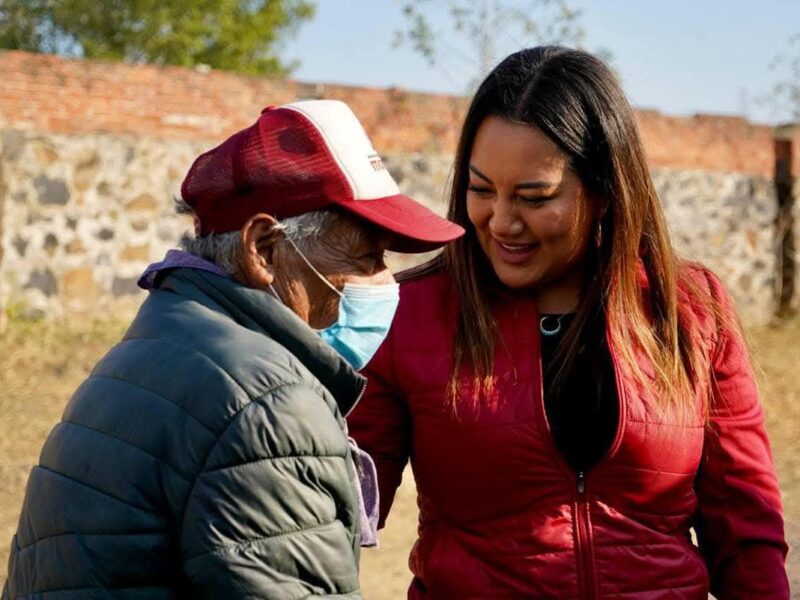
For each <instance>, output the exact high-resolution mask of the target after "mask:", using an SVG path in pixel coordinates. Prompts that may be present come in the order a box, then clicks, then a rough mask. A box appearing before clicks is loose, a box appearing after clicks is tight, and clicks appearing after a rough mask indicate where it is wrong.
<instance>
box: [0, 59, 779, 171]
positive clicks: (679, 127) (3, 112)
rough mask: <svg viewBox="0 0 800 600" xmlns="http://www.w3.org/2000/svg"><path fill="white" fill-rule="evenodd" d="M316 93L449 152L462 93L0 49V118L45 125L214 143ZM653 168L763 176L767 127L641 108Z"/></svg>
mask: <svg viewBox="0 0 800 600" xmlns="http://www.w3.org/2000/svg"><path fill="white" fill-rule="evenodd" d="M309 96H318V97H325V98H336V99H341V100H344V101H346V102H347V103H348V104H350V106H351V107H352V108H353V111H354V112H355V113H356V114H357V115H358V116H359V118H360V119H361V120H362V122H363V123H364V126H365V128H366V129H367V130H368V132H369V134H370V136H371V137H372V139H373V142H374V143H375V146H376V148H378V149H379V150H380V151H381V152H385V153H394V152H426V151H427V152H443V153H448V152H452V150H453V148H454V147H455V144H456V140H457V136H458V128H459V125H460V120H461V117H462V115H463V112H464V110H465V108H466V100H465V99H464V98H461V97H457V96H446V95H432V94H417V93H411V92H406V91H403V90H399V89H388V90H387V89H375V88H356V87H348V86H342V85H316V84H304V83H298V82H295V81H290V80H275V79H266V78H255V77H243V76H239V75H232V74H228V73H223V72H220V71H211V72H207V73H202V72H198V71H194V70H190V69H182V68H176V67H155V66H144V65H123V64H115V63H103V62H94V61H82V60H68V59H63V58H59V57H55V56H49V55H41V54H28V53H24V52H2V53H0V126H6V127H9V126H12V127H29V128H32V129H36V130H41V131H47V132H53V133H97V132H108V133H116V134H132V135H146V136H153V137H161V138H168V139H197V140H209V141H216V140H221V139H223V138H224V137H225V136H226V135H228V134H230V133H232V132H234V131H236V130H238V129H241V128H242V127H245V126H246V125H249V124H250V123H251V122H252V121H253V120H255V118H256V116H257V115H258V113H259V111H260V110H261V108H263V106H265V105H267V104H282V103H286V102H291V101H293V100H296V99H298V98H302V97H309ZM638 118H639V122H640V126H641V129H642V133H643V136H644V139H645V145H646V147H647V151H648V155H649V157H650V161H651V164H652V165H653V166H654V167H671V168H678V169H701V170H718V171H732V172H741V173H749V174H758V175H765V176H771V175H772V173H773V169H774V160H775V159H774V141H773V138H774V134H773V129H772V128H770V127H766V126H759V125H754V124H752V123H749V122H747V121H746V120H744V119H741V118H735V117H720V116H711V115H698V116H695V117H689V118H686V117H670V116H666V115H662V114H659V113H657V112H653V111H640V112H639V113H638Z"/></svg>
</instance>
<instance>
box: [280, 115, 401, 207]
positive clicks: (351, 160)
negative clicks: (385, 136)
mask: <svg viewBox="0 0 800 600" xmlns="http://www.w3.org/2000/svg"><path fill="white" fill-rule="evenodd" d="M281 108H288V109H291V110H295V111H297V112H299V113H301V114H302V115H304V116H305V117H306V118H307V119H308V120H309V121H311V123H313V124H314V126H315V127H316V128H317V129H318V130H319V132H320V133H321V134H322V137H323V138H324V139H325V142H326V143H327V145H328V149H329V150H330V152H331V154H332V155H333V157H334V159H335V160H336V162H337V163H338V164H339V166H340V167H341V169H342V171H343V172H344V174H345V176H346V177H347V179H348V181H349V182H350V185H351V186H352V188H353V192H354V198H355V199H356V200H372V199H375V198H385V197H386V196H394V195H396V194H399V193H400V190H399V188H398V187H397V183H396V182H395V180H394V179H393V178H392V176H391V175H390V174H389V171H387V170H386V167H385V166H384V164H383V161H382V160H381V158H380V156H379V155H378V153H377V152H375V149H374V148H373V147H372V142H370V140H369V137H367V133H366V132H365V131H364V128H363V127H362V126H361V123H360V122H359V121H358V119H357V118H356V116H355V115H354V114H353V111H351V110H350V107H349V106H347V104H345V103H344V102H340V101H339V100H305V101H301V102H294V103H292V104H287V105H284V106H283V107H281Z"/></svg>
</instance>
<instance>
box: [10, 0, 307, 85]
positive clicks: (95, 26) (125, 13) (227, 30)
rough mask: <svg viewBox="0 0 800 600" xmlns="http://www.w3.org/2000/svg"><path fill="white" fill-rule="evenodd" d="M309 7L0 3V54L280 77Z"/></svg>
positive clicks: (196, 1)
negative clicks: (280, 51) (281, 50)
mask: <svg viewBox="0 0 800 600" xmlns="http://www.w3.org/2000/svg"><path fill="white" fill-rule="evenodd" d="M313 14H314V3H313V2H312V1H310V0H169V1H164V0H94V1H92V2H87V1H86V0H0V48H5V49H18V50H28V51H34V52H49V53H56V54H63V55H71V56H83V57H86V58H97V59H105V60H125V61H129V62H142V63H155V64H158V65H181V66H187V67H188V66H195V65H208V66H210V67H214V68H218V69H225V70H230V71H236V72H239V73H247V74H269V75H283V74H286V73H287V72H288V71H290V70H291V69H292V68H293V66H294V65H287V64H284V63H283V62H281V60H280V59H279V58H278V56H277V55H276V48H277V47H278V46H279V45H280V42H281V41H282V40H283V39H285V36H287V35H290V34H292V33H294V32H295V31H296V29H297V27H298V26H299V25H300V24H301V23H302V22H303V21H305V20H307V19H309V18H310V17H311V16H313Z"/></svg>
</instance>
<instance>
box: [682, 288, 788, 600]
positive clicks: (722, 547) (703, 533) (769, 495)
mask: <svg viewBox="0 0 800 600" xmlns="http://www.w3.org/2000/svg"><path fill="white" fill-rule="evenodd" d="M709 283H710V285H711V291H712V294H713V296H715V297H716V300H717V302H718V303H719V304H720V306H721V308H722V310H723V312H727V314H729V315H733V314H734V312H733V306H732V302H731V300H730V298H729V297H728V296H727V294H726V293H725V291H724V289H723V287H722V284H721V283H720V282H719V280H717V279H716V277H714V276H713V275H709ZM730 320H731V321H733V317H731V319H730ZM711 386H712V387H711V391H712V397H711V405H710V409H709V424H708V425H709V426H708V428H707V433H706V442H705V448H704V453H703V459H702V462H701V465H700V470H699V473H698V477H697V482H696V491H697V498H698V515H697V517H698V518H697V522H696V524H695V529H696V531H697V536H698V542H699V546H700V548H701V550H702V552H703V554H704V556H705V557H706V561H707V564H708V567H709V574H710V577H711V592H712V593H713V594H714V595H715V596H716V597H717V598H719V599H720V600H732V599H739V598H741V599H745V598H748V599H751V598H765V599H766V598H769V599H770V600H781V599H786V600H788V598H789V585H788V581H787V576H786V568H785V557H786V552H787V550H788V547H787V545H786V542H785V537H784V528H783V517H782V508H781V498H780V491H779V489H778V483H777V478H776V475H775V467H774V464H773V459H772V451H771V449H770V443H769V439H768V437H767V432H766V429H765V427H764V414H763V410H762V408H761V404H760V401H759V395H758V389H757V386H756V382H755V377H754V374H753V370H752V368H751V364H750V360H749V356H748V352H747V348H746V346H745V343H744V341H743V339H742V335H741V333H740V332H739V330H738V327H737V326H735V324H732V325H729V326H721V327H720V328H719V336H718V339H717V343H716V347H715V349H714V351H713V355H712V373H711Z"/></svg>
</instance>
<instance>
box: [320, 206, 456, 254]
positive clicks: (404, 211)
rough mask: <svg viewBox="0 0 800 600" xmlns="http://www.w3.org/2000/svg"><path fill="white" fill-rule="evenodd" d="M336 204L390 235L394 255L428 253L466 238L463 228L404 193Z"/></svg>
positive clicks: (390, 247) (390, 248)
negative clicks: (399, 253) (463, 236)
mask: <svg viewBox="0 0 800 600" xmlns="http://www.w3.org/2000/svg"><path fill="white" fill-rule="evenodd" d="M334 204H335V205H336V206H338V207H341V208H342V209H344V210H346V211H347V212H350V213H352V214H355V215H357V216H359V217H361V218H362V219H364V220H365V221H368V222H370V223H372V224H373V225H376V226H378V227H380V228H381V229H385V230H387V231H389V232H391V233H392V241H391V244H390V246H389V250H393V251H395V252H407V253H417V252H428V251H430V250H436V249H437V248H441V247H442V246H444V245H445V244H447V243H448V242H452V241H453V240H455V239H458V238H459V237H461V236H462V235H464V228H463V227H461V226H460V225H456V224H455V223H453V222H451V221H448V220H447V219H443V218H442V217H440V216H439V215H437V214H436V213H435V212H433V211H432V210H430V209H428V208H425V207H424V206H423V205H422V204H420V203H419V202H417V201H416V200H412V199H411V198H409V197H408V196H404V195H403V194H397V195H395V196H387V197H385V198H377V199H374V200H343V201H338V202H334Z"/></svg>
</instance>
